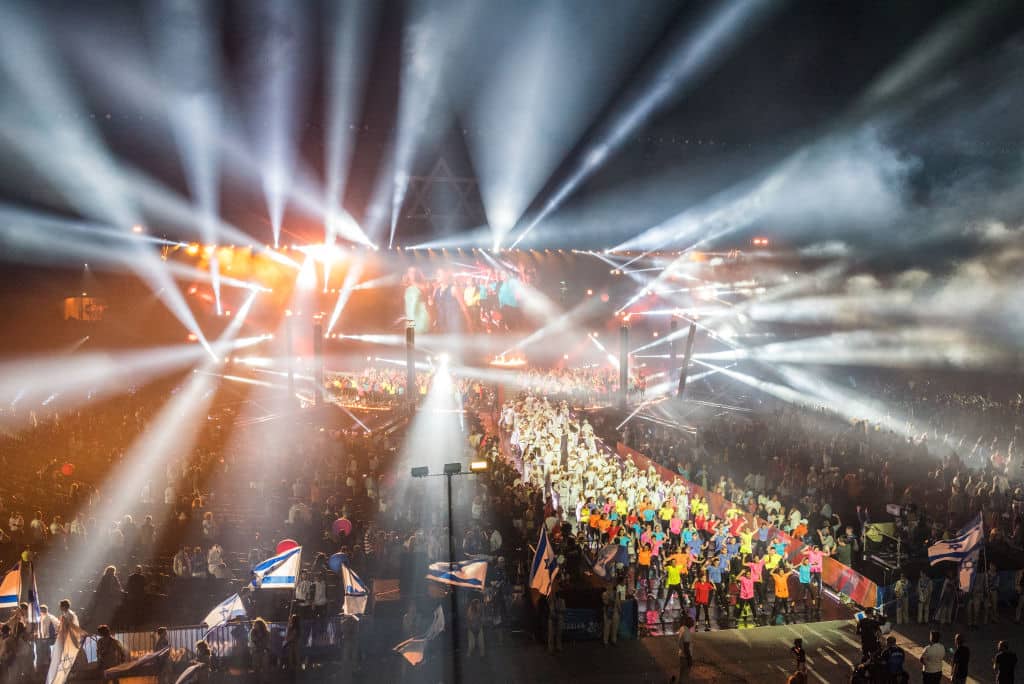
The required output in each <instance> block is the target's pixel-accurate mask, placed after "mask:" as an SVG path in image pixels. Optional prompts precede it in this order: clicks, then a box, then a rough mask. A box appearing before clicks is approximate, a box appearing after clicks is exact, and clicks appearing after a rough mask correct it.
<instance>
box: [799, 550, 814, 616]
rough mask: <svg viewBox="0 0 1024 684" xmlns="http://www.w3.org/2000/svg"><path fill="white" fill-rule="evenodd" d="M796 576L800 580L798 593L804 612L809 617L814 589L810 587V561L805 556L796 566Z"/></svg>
mask: <svg viewBox="0 0 1024 684" xmlns="http://www.w3.org/2000/svg"><path fill="white" fill-rule="evenodd" d="M796 572H797V578H798V579H799V580H800V595H801V597H802V600H803V602H804V613H805V614H806V616H807V619H808V620H809V619H810V615H811V606H812V605H813V604H814V591H813V589H812V588H811V587H812V585H811V562H810V561H809V560H807V558H806V557H805V558H804V559H803V560H802V561H801V562H800V565H798V566H796Z"/></svg>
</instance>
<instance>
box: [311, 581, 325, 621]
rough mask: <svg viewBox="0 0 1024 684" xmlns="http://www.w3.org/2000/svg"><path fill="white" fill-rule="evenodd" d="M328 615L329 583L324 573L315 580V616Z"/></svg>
mask: <svg viewBox="0 0 1024 684" xmlns="http://www.w3.org/2000/svg"><path fill="white" fill-rule="evenodd" d="M326 614H327V581H326V580H325V579H324V576H323V573H320V574H319V575H317V576H316V579H314V580H313V615H314V617H323V616H324V615H326Z"/></svg>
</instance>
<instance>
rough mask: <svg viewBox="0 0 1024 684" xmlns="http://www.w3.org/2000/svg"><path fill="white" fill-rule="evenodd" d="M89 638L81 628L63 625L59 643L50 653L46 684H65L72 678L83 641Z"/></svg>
mask: <svg viewBox="0 0 1024 684" xmlns="http://www.w3.org/2000/svg"><path fill="white" fill-rule="evenodd" d="M86 636H88V635H87V634H86V632H85V630H83V629H82V628H80V627H77V626H75V625H73V624H62V625H61V628H60V630H58V632H57V641H56V642H55V643H54V644H53V649H52V651H51V652H50V669H49V670H48V671H47V673H46V684H64V682H66V681H68V679H69V678H70V677H71V670H72V669H73V668H74V667H75V663H76V662H78V653H79V651H81V650H82V640H83V639H84V638H85V637H86Z"/></svg>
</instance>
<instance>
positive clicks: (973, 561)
mask: <svg viewBox="0 0 1024 684" xmlns="http://www.w3.org/2000/svg"><path fill="white" fill-rule="evenodd" d="M980 554H981V547H980V546H979V547H978V548H976V549H974V550H973V551H971V552H970V554H968V555H967V557H966V558H964V559H963V560H962V561H960V573H959V575H960V591H970V590H971V586H972V585H973V584H974V575H975V574H976V573H977V571H978V556H979V555H980Z"/></svg>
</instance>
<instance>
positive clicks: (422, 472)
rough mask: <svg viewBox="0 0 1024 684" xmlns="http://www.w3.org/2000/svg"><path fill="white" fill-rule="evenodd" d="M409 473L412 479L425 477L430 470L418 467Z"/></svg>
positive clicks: (425, 467)
mask: <svg viewBox="0 0 1024 684" xmlns="http://www.w3.org/2000/svg"><path fill="white" fill-rule="evenodd" d="M410 473H411V474H412V476H413V477H426V476H427V475H429V474H430V468H428V467H427V466H420V467H419V468H413V469H412V470H411V471H410Z"/></svg>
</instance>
